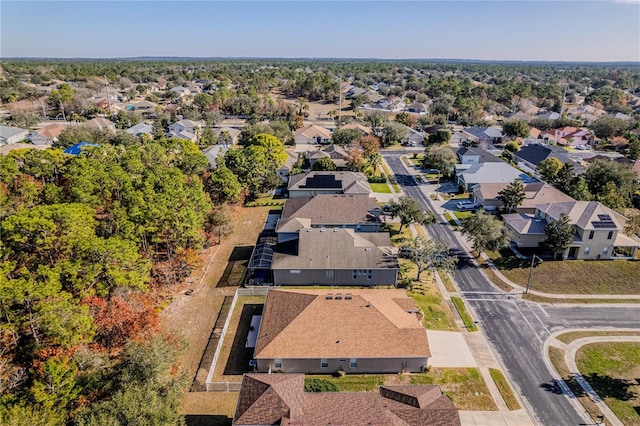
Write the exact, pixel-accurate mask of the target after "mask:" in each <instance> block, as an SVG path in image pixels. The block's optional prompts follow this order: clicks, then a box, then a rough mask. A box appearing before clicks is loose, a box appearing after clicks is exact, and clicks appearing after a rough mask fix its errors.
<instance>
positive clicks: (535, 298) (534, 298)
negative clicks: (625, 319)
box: [522, 293, 640, 304]
mask: <svg viewBox="0 0 640 426" xmlns="http://www.w3.org/2000/svg"><path fill="white" fill-rule="evenodd" d="M522 298H523V299H526V300H529V301H531V302H538V303H551V304H553V303H598V304H601V303H610V304H616V303H626V304H628V303H640V300H637V299H565V298H561V299H556V298H551V297H542V296H536V295H535V294H531V293H529V294H526V295H524V296H523V297H522Z"/></svg>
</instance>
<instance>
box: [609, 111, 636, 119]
mask: <svg viewBox="0 0 640 426" xmlns="http://www.w3.org/2000/svg"><path fill="white" fill-rule="evenodd" d="M613 117H614V118H617V119H619V120H623V121H631V119H632V117H631V116H629V115H627V114H623V113H621V112H616V113H615V114H614V115H613Z"/></svg>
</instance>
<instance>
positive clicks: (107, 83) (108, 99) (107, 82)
mask: <svg viewBox="0 0 640 426" xmlns="http://www.w3.org/2000/svg"><path fill="white" fill-rule="evenodd" d="M104 88H105V91H106V92H107V105H109V115H111V98H109V81H108V80H107V76H106V75H105V76H104Z"/></svg>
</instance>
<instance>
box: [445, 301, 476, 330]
mask: <svg viewBox="0 0 640 426" xmlns="http://www.w3.org/2000/svg"><path fill="white" fill-rule="evenodd" d="M451 301H452V302H453V306H455V307H456V310H457V311H458V314H459V315H460V318H462V322H463V323H464V326H465V327H466V328H467V330H468V331H478V327H476V325H475V324H474V323H473V319H472V318H471V315H470V314H469V311H467V308H466V306H464V302H463V301H462V299H461V298H459V297H455V296H452V297H451Z"/></svg>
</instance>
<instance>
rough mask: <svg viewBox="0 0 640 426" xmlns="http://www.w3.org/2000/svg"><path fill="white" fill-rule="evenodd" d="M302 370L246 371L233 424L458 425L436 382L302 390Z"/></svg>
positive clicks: (453, 407) (251, 425) (453, 409)
mask: <svg viewBox="0 0 640 426" xmlns="http://www.w3.org/2000/svg"><path fill="white" fill-rule="evenodd" d="M304 385H305V383H304V374H259V373H251V374H245V375H244V377H243V378H242V385H241V386H240V394H239V395H238V403H237V405H236V412H235V414H234V417H233V422H232V424H233V425H234V426H258V425H276V424H277V425H282V426H293V425H377V424H379V425H382V424H388V425H391V424H393V425H397V426H424V425H433V426H445V425H446V426H459V425H460V424H461V423H460V414H459V413H458V409H457V408H456V406H455V405H453V403H452V402H451V400H450V399H449V398H448V397H447V396H446V395H443V394H442V391H441V390H440V387H438V386H437V385H415V386H407V385H404V386H403V385H395V386H380V389H379V391H378V392H305V390H304Z"/></svg>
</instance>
